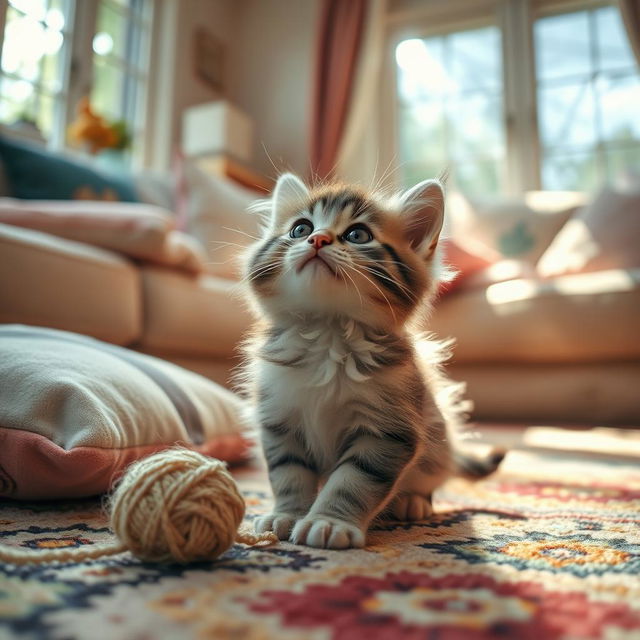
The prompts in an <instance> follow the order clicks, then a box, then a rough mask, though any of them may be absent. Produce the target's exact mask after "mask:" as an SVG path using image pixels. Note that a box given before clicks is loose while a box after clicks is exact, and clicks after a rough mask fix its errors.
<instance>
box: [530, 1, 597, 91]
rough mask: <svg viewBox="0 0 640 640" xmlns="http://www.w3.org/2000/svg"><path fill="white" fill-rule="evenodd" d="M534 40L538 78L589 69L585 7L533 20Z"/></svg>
mask: <svg viewBox="0 0 640 640" xmlns="http://www.w3.org/2000/svg"><path fill="white" fill-rule="evenodd" d="M534 42H535V50H536V68H537V74H538V80H539V81H540V80H551V79H554V78H566V77H570V76H576V75H584V74H588V73H589V72H590V70H591V58H590V49H589V22H588V16H587V12H586V11H580V12H577V13H566V14H563V15H560V16H551V17H548V18H542V19H540V20H537V21H536V23H535V29H534Z"/></svg>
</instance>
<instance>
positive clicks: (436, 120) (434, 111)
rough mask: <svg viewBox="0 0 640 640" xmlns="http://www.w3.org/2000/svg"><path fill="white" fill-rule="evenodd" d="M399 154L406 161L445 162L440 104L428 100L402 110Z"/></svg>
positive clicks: (443, 128) (443, 131) (443, 130)
mask: <svg viewBox="0 0 640 640" xmlns="http://www.w3.org/2000/svg"><path fill="white" fill-rule="evenodd" d="M401 122H402V126H401V127H400V154H401V157H402V158H403V160H405V161H406V162H417V161H422V160H430V161H432V162H442V163H444V162H445V158H446V153H445V127H444V120H443V116H442V105H441V104H440V103H439V102H429V103H425V104H421V105H420V104H418V105H415V106H414V107H413V108H408V109H405V110H403V116H402V119H401Z"/></svg>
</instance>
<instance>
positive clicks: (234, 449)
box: [0, 325, 247, 499]
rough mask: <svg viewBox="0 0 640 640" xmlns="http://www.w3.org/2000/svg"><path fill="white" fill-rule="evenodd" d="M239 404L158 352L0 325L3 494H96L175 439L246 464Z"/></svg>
mask: <svg viewBox="0 0 640 640" xmlns="http://www.w3.org/2000/svg"><path fill="white" fill-rule="evenodd" d="M243 410H244V404H243V402H242V400H240V398H238V397H237V396H235V395H234V394H233V393H231V392H230V391H227V390H226V389H224V388H223V387H221V386H219V385H216V384H215V383H213V382H210V381H209V380H206V379H205V378H202V377H201V376H199V375H197V374H195V373H191V372H189V371H186V370H184V369H181V368H180V367H177V366H175V365H173V364H170V363H168V362H164V361H162V360H159V359H157V358H152V357H150V356H145V355H142V354H139V353H136V352H133V351H129V350H127V349H123V348H121V347H117V346H114V345H109V344H106V343H104V342H100V341H98V340H94V339H92V338H87V337H85V336H79V335H77V334H73V333H68V332H65V331H56V330H52V329H41V328H35V327H26V326H21V325H5V326H0V478H2V480H1V481H0V495H1V496H5V497H13V498H26V499H42V498H63V497H71V496H73V497H77V496H89V495H94V494H98V493H102V492H104V491H107V490H108V489H109V488H110V487H111V486H112V484H113V482H114V480H116V479H117V478H118V476H119V474H121V473H122V472H123V470H124V469H125V467H126V466H127V465H128V464H130V463H131V462H132V461H134V460H136V459H137V458H140V457H143V456H145V455H148V454H149V453H152V452H154V451H159V450H161V449H164V448H167V447H170V446H173V445H181V446H186V447H189V448H194V449H197V450H198V451H200V452H202V453H205V454H208V455H213V456H215V457H218V458H223V459H226V460H228V461H232V462H233V461H239V460H242V459H243V458H244V456H245V453H246V445H247V442H246V440H245V439H244V436H243V427H242V424H243V422H242V412H243Z"/></svg>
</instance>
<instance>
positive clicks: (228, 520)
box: [0, 449, 277, 564]
mask: <svg viewBox="0 0 640 640" xmlns="http://www.w3.org/2000/svg"><path fill="white" fill-rule="evenodd" d="M109 511H110V513H111V528H112V530H113V532H114V533H115V534H116V536H117V537H118V539H119V542H118V543H112V544H107V545H93V546H91V547H90V548H81V549H55V550H51V551H43V552H38V551H22V550H16V549H11V548H7V547H4V548H0V560H3V561H5V562H10V563H12V564H31V563H44V562H56V561H57V562H66V561H81V560H89V559H93V558H98V557H101V556H106V555H114V554H117V553H122V552H124V551H127V550H128V551H131V553H133V554H134V555H135V556H137V557H138V558H140V559H141V560H146V561H151V562H170V561H173V562H192V561H194V560H205V559H209V560H210V559H213V558H217V557H218V556H219V555H220V554H222V553H224V552H225V551H226V550H227V549H228V548H229V547H230V546H231V545H232V544H233V542H234V541H236V542H241V543H243V544H247V545H256V544H259V543H272V542H277V537H276V536H275V535H274V534H273V533H263V534H260V535H254V534H252V533H249V532H244V531H241V532H238V526H239V525H240V523H241V522H242V518H243V517H244V511H245V503H244V499H243V498H242V495H241V494H240V491H239V490H238V487H237V485H236V483H235V480H234V479H233V478H232V477H231V475H230V474H229V472H228V471H227V469H226V466H225V464H224V463H223V462H221V461H220V460H216V459H214V458H208V457H206V456H203V455H202V454H200V453H197V452H195V451H189V450H188V449H169V450H166V451H161V452H160V453H156V454H154V455H151V456H149V457H147V458H143V459H142V460H138V461H137V462H134V463H133V464H132V465H131V466H130V467H129V468H128V470H127V471H126V473H125V474H124V476H123V477H122V479H121V481H120V483H119V484H118V486H117V487H116V490H115V491H114V493H113V495H112V497H111V501H110V509H109Z"/></svg>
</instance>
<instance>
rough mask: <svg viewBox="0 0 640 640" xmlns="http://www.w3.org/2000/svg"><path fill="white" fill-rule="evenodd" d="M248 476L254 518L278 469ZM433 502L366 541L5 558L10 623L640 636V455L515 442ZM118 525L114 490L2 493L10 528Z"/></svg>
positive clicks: (95, 633) (267, 632)
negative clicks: (214, 554) (148, 559)
mask: <svg viewBox="0 0 640 640" xmlns="http://www.w3.org/2000/svg"><path fill="white" fill-rule="evenodd" d="M239 481H240V484H241V487H242V488H243V492H244V495H245V497H246V500H247V505H248V506H247V520H249V521H250V520H252V519H253V518H255V517H256V516H257V515H259V514H261V513H264V512H266V511H268V509H269V505H270V494H269V492H268V489H267V487H266V484H265V481H264V480H263V479H261V478H260V477H256V474H248V475H246V477H243V474H240V476H239ZM434 506H435V509H436V515H435V516H434V517H433V518H431V519H430V520H428V521H425V522H421V523H417V524H413V525H408V524H401V523H395V524H394V523H380V524H378V525H377V526H376V527H375V528H374V529H373V530H372V531H371V532H370V535H369V538H368V545H367V547H366V548H365V549H362V550H351V551H324V550H318V549H311V548H307V547H300V546H295V545H291V544H285V543H281V544H278V545H275V546H272V547H262V548H246V547H244V546H241V545H236V546H234V547H233V548H232V549H230V550H229V551H228V552H227V553H226V554H224V555H223V556H222V557H221V558H220V559H218V560H217V561H215V562H206V563H199V564H195V565H189V566H178V565H168V566H167V565H165V566H155V565H151V564H144V563H141V562H139V561H138V560H136V559H135V558H133V557H132V556H130V555H128V554H122V555H120V556H115V557H112V558H109V559H104V560H96V561H92V562H86V563H81V564H64V565H49V566H37V565H36V566H27V567H15V566H10V565H4V566H0V638H2V639H4V638H28V639H41V638H47V639H48V638H52V639H60V640H62V639H65V640H66V639H69V638H92V639H105V640H106V639H113V638H118V639H124V640H127V639H131V640H133V639H135V640H143V639H155V638H160V639H164V638H176V639H177V638H212V639H220V640H224V639H226V638H230V639H236V638H237V639H238V640H240V639H242V640H244V639H248V640H254V639H255V640H270V639H272V638H274V639H275V638H278V639H283V640H287V639H298V638H304V639H307V638H309V639H311V640H315V639H317V640H330V639H333V640H360V639H366V640H394V639H395V638H402V639H403V640H405V639H408V640H414V639H415V640H418V639H426V638H429V639H433V640H459V639H463V638H464V639H465V640H466V639H471V640H473V639H490V638H496V639H497V638H500V639H504V638H517V639H519V640H520V639H525V640H526V639H532V640H533V639H545V640H554V639H556V638H558V639H560V638H565V639H567V640H569V639H571V640H575V639H576V638H605V639H611V640H631V639H632V638H640V465H638V464H633V463H632V462H629V461H627V462H624V461H616V460H614V459H609V460H597V459H596V460H594V459H589V458H580V457H575V456H574V457H567V456H563V455H561V454H555V453H554V454H549V453H546V454H538V453H527V452H523V451H513V452H511V453H510V454H509V455H508V456H507V458H506V460H505V463H504V464H503V467H502V468H501V470H500V472H499V473H497V474H495V475H494V476H493V477H491V478H489V479H487V480H485V481H483V482H479V483H476V484H470V483H467V482H465V481H462V480H453V481H451V482H450V483H448V484H447V485H446V486H445V487H444V488H443V489H442V490H441V491H440V492H439V493H438V494H436V499H435V500H434ZM110 538H111V534H110V532H109V529H108V527H107V524H106V519H105V517H104V514H103V511H102V509H101V504H100V501H99V500H80V501H73V502H65V503H18V502H11V501H2V502H0V543H1V544H7V545H13V546H17V547H22V548H33V549H34V550H35V549H43V548H45V549H48V548H52V547H53V548H60V547H66V546H71V547H77V546H82V545H87V544H93V543H95V542H103V541H107V540H109V539H110Z"/></svg>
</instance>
